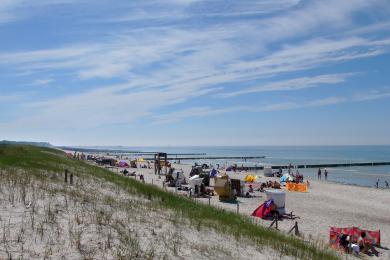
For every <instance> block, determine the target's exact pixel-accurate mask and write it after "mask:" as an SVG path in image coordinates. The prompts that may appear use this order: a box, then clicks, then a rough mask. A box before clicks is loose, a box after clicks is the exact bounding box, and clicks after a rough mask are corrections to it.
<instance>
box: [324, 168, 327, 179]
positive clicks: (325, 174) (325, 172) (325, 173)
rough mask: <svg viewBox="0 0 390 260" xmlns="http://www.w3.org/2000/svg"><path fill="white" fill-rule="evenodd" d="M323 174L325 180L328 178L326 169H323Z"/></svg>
mask: <svg viewBox="0 0 390 260" xmlns="http://www.w3.org/2000/svg"><path fill="white" fill-rule="evenodd" d="M324 176H325V180H328V170H327V169H325V171H324Z"/></svg>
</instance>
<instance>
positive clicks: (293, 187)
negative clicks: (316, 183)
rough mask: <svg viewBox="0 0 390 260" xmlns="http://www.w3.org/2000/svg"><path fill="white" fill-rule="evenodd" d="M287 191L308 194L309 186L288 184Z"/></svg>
mask: <svg viewBox="0 0 390 260" xmlns="http://www.w3.org/2000/svg"><path fill="white" fill-rule="evenodd" d="M286 190H288V191H297V192H307V184H306V183H292V182H287V183H286Z"/></svg>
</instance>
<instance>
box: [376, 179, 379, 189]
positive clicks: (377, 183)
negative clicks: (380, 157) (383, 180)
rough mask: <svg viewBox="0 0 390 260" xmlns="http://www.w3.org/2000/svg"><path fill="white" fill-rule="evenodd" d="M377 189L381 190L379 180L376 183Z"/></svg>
mask: <svg viewBox="0 0 390 260" xmlns="http://www.w3.org/2000/svg"><path fill="white" fill-rule="evenodd" d="M375 187H376V188H377V189H378V188H379V179H378V180H377V181H376V184H375Z"/></svg>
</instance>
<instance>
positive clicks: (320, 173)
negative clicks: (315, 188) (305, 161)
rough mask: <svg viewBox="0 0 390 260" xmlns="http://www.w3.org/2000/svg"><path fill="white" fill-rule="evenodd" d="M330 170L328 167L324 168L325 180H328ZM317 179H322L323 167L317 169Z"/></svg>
mask: <svg viewBox="0 0 390 260" xmlns="http://www.w3.org/2000/svg"><path fill="white" fill-rule="evenodd" d="M328 173H329V172H328V170H327V169H324V177H325V180H328ZM317 179H318V180H321V179H322V171H321V168H318V171H317Z"/></svg>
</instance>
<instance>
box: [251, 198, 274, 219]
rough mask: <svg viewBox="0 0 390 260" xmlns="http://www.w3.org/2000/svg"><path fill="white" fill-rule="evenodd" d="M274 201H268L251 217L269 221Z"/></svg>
mask: <svg viewBox="0 0 390 260" xmlns="http://www.w3.org/2000/svg"><path fill="white" fill-rule="evenodd" d="M273 203H274V201H273V200H266V201H264V203H263V204H261V205H260V206H259V207H258V208H257V209H255V210H254V211H253V212H252V214H251V216H253V217H258V218H262V219H267V218H269V217H270V213H271V206H272V205H273Z"/></svg>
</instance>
